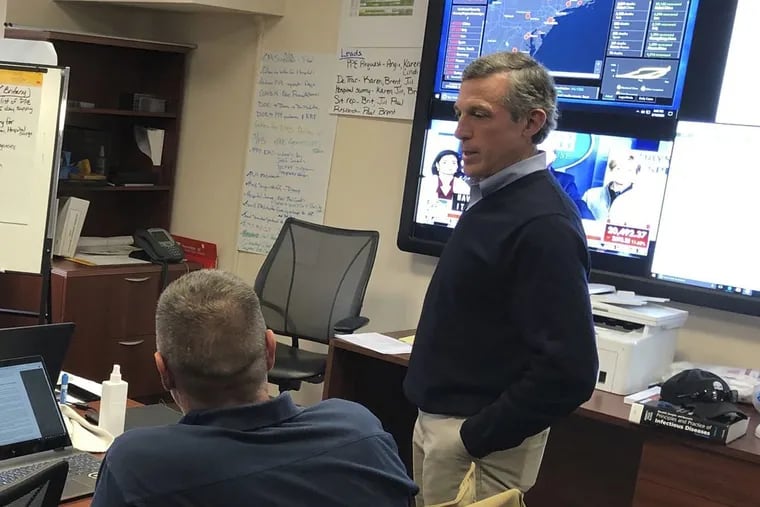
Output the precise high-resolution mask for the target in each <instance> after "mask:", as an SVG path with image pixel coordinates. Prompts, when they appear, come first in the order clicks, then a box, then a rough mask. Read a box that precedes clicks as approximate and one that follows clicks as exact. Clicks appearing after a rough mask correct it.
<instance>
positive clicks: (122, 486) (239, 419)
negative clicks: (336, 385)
mask: <svg viewBox="0 0 760 507" xmlns="http://www.w3.org/2000/svg"><path fill="white" fill-rule="evenodd" d="M416 493H417V486H416V485H415V484H414V483H413V482H412V481H411V479H410V478H409V477H408V476H407V474H406V469H405V468H404V465H403V464H402V462H401V459H400V458H399V456H398V452H397V448H396V444H395V442H394V441H393V438H392V437H391V436H390V435H389V434H388V433H386V432H385V431H384V430H383V428H382V426H381V425H380V421H378V419H377V418H376V417H375V416H374V415H372V413H370V412H369V411H368V410H367V409H366V408H364V407H362V406H361V405H358V404H356V403H352V402H349V401H345V400H337V399H334V400H326V401H323V402H320V403H318V404H316V405H314V406H311V407H307V408H300V407H297V406H296V405H295V404H294V403H293V401H292V400H291V398H290V395H288V394H282V395H280V396H279V397H277V398H275V399H273V400H270V401H268V402H266V403H262V404H257V405H248V406H241V407H233V408H224V409H218V410H205V411H194V412H190V413H188V414H187V415H186V416H185V417H183V418H182V419H181V420H180V422H179V423H178V424H172V425H168V426H159V427H152V428H139V429H134V430H131V431H128V432H126V433H124V434H123V435H121V436H120V437H118V438H117V439H116V441H115V442H114V443H113V445H112V446H111V448H110V449H109V451H108V453H107V454H106V457H105V459H104V460H103V465H102V467H101V470H100V476H99V478H98V485H97V488H96V491H95V497H94V499H93V502H92V505H93V507H120V506H141V507H154V506H155V507H158V506H161V507H173V506H183V507H184V506H225V507H233V506H277V505H282V506H288V507H298V506H340V505H345V506H362V505H366V506H372V507H384V506H388V507H391V506H393V507H396V506H398V507H407V506H408V505H409V503H408V502H409V499H410V498H411V497H412V496H414V495H415V494H416Z"/></svg>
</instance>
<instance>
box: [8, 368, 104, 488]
mask: <svg viewBox="0 0 760 507" xmlns="http://www.w3.org/2000/svg"><path fill="white" fill-rule="evenodd" d="M0 414H2V423H1V424H0V488H2V487H3V486H6V485H8V484H12V483H13V482H15V481H17V480H20V479H23V478H24V477H26V476H27V475H30V474H32V473H34V472H35V471H36V470H38V469H40V468H42V467H44V466H46V465H48V464H50V463H51V462H54V461H59V460H62V459H65V460H66V461H68V462H69V474H68V476H67V478H66V486H65V487H64V489H63V495H62V496H61V499H62V500H69V499H72V498H79V497H82V496H86V495H91V494H92V493H93V492H94V491H95V482H96V480H97V477H98V470H100V461H99V460H97V459H96V458H95V457H93V456H92V455H91V454H89V453H86V452H81V451H77V450H75V449H74V448H72V447H71V439H70V438H69V434H68V432H67V431H66V425H65V424H64V422H63V417H62V415H61V410H60V408H59V407H58V401H57V400H56V399H55V395H54V394H53V389H52V387H51V384H50V382H49V380H48V376H47V372H46V371H45V365H44V364H43V361H42V358H41V357H40V356H30V357H20V358H15V359H2V360H0Z"/></svg>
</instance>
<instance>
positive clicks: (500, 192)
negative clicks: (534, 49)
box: [404, 52, 598, 506]
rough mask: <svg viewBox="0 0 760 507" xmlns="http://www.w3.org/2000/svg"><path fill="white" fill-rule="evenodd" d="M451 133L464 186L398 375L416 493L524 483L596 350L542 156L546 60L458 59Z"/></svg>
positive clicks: (524, 486)
mask: <svg viewBox="0 0 760 507" xmlns="http://www.w3.org/2000/svg"><path fill="white" fill-rule="evenodd" d="M454 109H455V112H456V114H457V117H458V125H457V129H456V132H455V135H456V136H457V138H459V139H460V140H461V143H462V153H463V155H464V172H465V173H466V174H467V175H468V176H469V177H470V179H471V181H472V184H471V194H470V195H471V197H470V202H469V204H468V207H467V210H466V211H465V212H464V213H463V215H462V217H461V219H460V220H459V223H458V225H457V227H456V229H455V230H454V232H453V234H452V236H451V238H450V239H449V242H448V244H447V245H446V247H445V248H444V251H443V253H442V254H441V257H440V260H439V262H438V267H437V269H436V271H435V273H434V275H433V278H432V279H431V281H430V286H429V287H428V291H427V295H426V296H425V302H424V305H423V308H422V314H421V316H420V321H419V325H418V326H417V333H416V337H415V342H414V350H413V351H412V356H411V358H410V361H409V371H408V374H407V376H406V380H405V382H404V390H405V393H406V396H407V397H408V398H409V400H411V401H412V403H414V404H415V405H416V406H417V407H418V408H419V415H418V418H417V423H416V424H415V428H414V476H415V482H416V483H417V484H418V485H419V486H420V489H421V491H420V494H419V495H418V496H417V502H418V503H417V505H418V506H420V505H431V504H435V503H441V502H445V501H448V500H451V499H453V498H455V497H456V493H457V488H458V485H459V483H460V481H461V479H462V478H463V477H464V475H465V473H466V472H467V470H468V468H469V466H470V463H471V462H472V461H474V462H475V463H476V465H477V472H476V479H477V494H478V498H479V499H480V498H484V497H488V496H491V495H493V494H496V493H498V492H500V491H503V490H505V489H508V488H519V489H521V490H523V491H526V490H528V489H529V488H530V487H531V486H533V484H534V483H535V482H536V478H537V476H538V470H539V467H540V465H541V459H542V457H543V452H544V446H545V445H546V439H547V436H548V432H549V427H550V426H551V425H552V423H554V422H555V421H556V420H557V419H559V418H561V417H563V416H566V415H567V414H569V413H570V412H572V411H573V410H574V409H575V408H576V407H578V406H579V405H580V404H581V403H583V402H584V401H586V400H587V399H589V397H590V396H591V393H592V391H593V389H594V386H595V384H596V375H597V367H598V362H597V353H596V344H595V338H594V328H593V322H592V316H591V307H590V302H589V295H588V288H587V274H588V270H589V257H588V250H587V247H586V240H585V235H584V232H583V227H582V225H581V220H580V217H579V215H578V210H577V208H576V206H575V205H574V204H573V202H572V201H571V200H570V199H569V198H568V197H567V194H566V193H565V192H563V190H562V189H561V188H560V187H559V185H558V184H557V182H556V180H555V179H554V177H553V176H552V175H551V174H550V173H549V171H547V169H546V158H545V154H544V153H543V152H541V151H538V149H537V148H536V145H538V144H540V143H541V142H542V141H543V140H544V139H545V138H546V136H547V135H548V134H549V132H550V131H551V130H552V129H553V128H554V127H555V126H556V121H557V93H556V90H555V88H554V82H553V80H552V78H551V77H550V76H549V74H548V73H547V71H546V69H545V68H544V67H542V66H541V65H540V64H538V63H537V62H536V61H535V60H533V59H532V58H530V57H529V56H527V55H524V54H522V53H511V52H509V53H507V52H504V53H497V54H492V55H489V56H485V57H482V58H479V59H477V60H475V61H474V62H472V63H471V64H470V65H469V66H468V67H467V69H465V71H464V74H463V78H462V87H461V89H460V92H459V98H458V99H457V101H456V104H455V106H454Z"/></svg>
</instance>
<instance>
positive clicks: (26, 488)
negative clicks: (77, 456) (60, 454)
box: [0, 460, 69, 507]
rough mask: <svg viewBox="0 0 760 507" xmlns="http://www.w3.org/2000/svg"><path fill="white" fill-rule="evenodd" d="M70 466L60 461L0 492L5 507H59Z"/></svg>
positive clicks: (0, 498) (1, 503)
mask: <svg viewBox="0 0 760 507" xmlns="http://www.w3.org/2000/svg"><path fill="white" fill-rule="evenodd" d="M68 473H69V464H68V463H67V462H66V461H63V460H61V461H59V462H56V463H54V464H52V465H50V466H47V467H45V468H43V469H41V470H38V471H37V472H35V473H33V474H32V475H29V476H27V477H25V478H24V479H23V480H21V481H19V482H17V483H14V484H11V485H10V486H8V487H7V488H5V489H3V490H0V506H3V507H57V505H58V504H59V503H60V502H61V494H62V493H63V487H64V486H65V485H66V475H67V474H68Z"/></svg>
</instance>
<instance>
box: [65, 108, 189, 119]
mask: <svg viewBox="0 0 760 507" xmlns="http://www.w3.org/2000/svg"><path fill="white" fill-rule="evenodd" d="M66 113H67V114H68V113H72V114H92V115H101V116H131V117H134V118H176V117H177V115H176V114H175V113H146V112H144V111H130V110H128V109H101V108H89V107H69V108H67V109H66Z"/></svg>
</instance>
